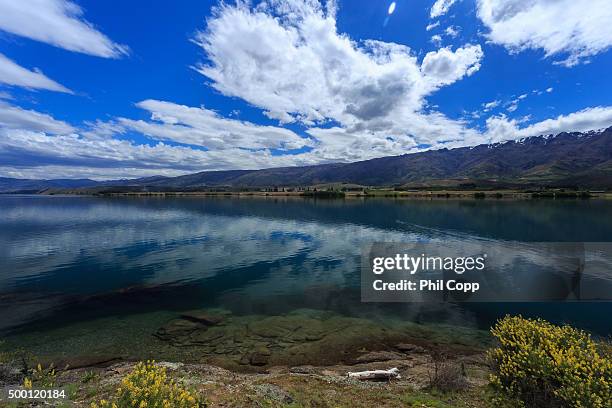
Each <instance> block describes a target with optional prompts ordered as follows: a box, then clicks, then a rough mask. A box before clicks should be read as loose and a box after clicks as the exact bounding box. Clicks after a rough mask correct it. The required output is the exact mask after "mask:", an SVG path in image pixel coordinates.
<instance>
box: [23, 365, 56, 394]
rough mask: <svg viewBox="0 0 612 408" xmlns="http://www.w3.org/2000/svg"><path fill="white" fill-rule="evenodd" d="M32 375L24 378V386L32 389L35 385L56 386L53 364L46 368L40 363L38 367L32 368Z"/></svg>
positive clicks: (39, 386)
mask: <svg viewBox="0 0 612 408" xmlns="http://www.w3.org/2000/svg"><path fill="white" fill-rule="evenodd" d="M30 374H31V376H30V377H26V378H24V380H23V388H25V389H27V390H31V389H32V387H33V386H36V387H38V388H53V386H55V377H56V373H55V368H54V367H53V364H51V365H50V366H49V367H47V368H44V367H43V366H42V365H41V364H40V363H39V364H38V365H37V366H36V368H34V369H32V370H30Z"/></svg>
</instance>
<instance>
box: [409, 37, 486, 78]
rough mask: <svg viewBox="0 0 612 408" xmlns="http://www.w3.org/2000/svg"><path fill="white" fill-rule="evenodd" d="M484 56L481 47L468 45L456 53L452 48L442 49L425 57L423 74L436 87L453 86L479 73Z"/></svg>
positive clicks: (422, 65) (422, 67) (422, 66)
mask: <svg viewBox="0 0 612 408" xmlns="http://www.w3.org/2000/svg"><path fill="white" fill-rule="evenodd" d="M482 56H483V52H482V48H481V47H480V45H466V46H465V47H462V48H458V49H457V50H455V51H452V50H451V49H450V47H447V48H441V49H439V50H438V51H431V52H428V53H427V54H426V55H425V58H423V63H422V64H421V72H422V73H423V75H424V76H425V78H428V79H430V80H432V82H433V83H434V84H436V86H438V85H447V84H451V83H453V82H455V81H457V80H459V79H461V78H463V77H464V76H470V75H472V74H473V73H474V72H476V71H478V70H479V69H480V60H481V59H482Z"/></svg>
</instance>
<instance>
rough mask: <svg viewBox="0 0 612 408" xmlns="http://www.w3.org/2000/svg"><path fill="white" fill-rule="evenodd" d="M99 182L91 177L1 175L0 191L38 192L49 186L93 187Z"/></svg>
mask: <svg viewBox="0 0 612 408" xmlns="http://www.w3.org/2000/svg"><path fill="white" fill-rule="evenodd" d="M98 184H99V183H98V182H96V181H94V180H89V179H54V180H34V179H15V178H7V177H0V193H8V192H12V193H24V194H26V193H37V192H39V191H41V190H46V189H49V188H59V189H62V188H69V189H73V188H82V187H93V186H96V185H98Z"/></svg>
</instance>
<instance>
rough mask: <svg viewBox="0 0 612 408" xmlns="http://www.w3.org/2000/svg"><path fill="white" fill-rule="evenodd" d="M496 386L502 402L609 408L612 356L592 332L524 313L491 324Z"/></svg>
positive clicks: (494, 382)
mask: <svg viewBox="0 0 612 408" xmlns="http://www.w3.org/2000/svg"><path fill="white" fill-rule="evenodd" d="M491 333H492V334H493V336H494V337H495V338H496V339H497V340H498V343H499V344H498V347H496V348H494V349H492V350H490V351H489V358H490V360H491V363H492V368H493V374H492V375H491V378H490V380H491V385H492V387H493V389H494V390H495V391H496V396H497V397H496V399H495V402H496V403H497V404H498V405H503V403H508V401H512V405H514V406H516V405H520V406H524V407H525V406H526V407H578V408H606V407H610V403H611V401H612V359H611V357H610V355H609V354H607V355H604V354H602V353H601V352H600V351H599V350H598V347H597V344H596V343H595V342H594V341H593V340H592V339H591V337H590V335H589V334H587V333H585V332H584V331H581V330H577V329H575V328H573V327H570V326H556V325H553V324H551V323H548V322H546V321H543V320H541V319H537V320H533V319H525V318H522V317H520V316H518V317H510V316H506V317H505V318H503V319H501V320H499V321H498V322H497V324H496V325H495V326H494V327H493V328H492V329H491Z"/></svg>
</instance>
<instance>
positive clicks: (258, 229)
mask: <svg viewBox="0 0 612 408" xmlns="http://www.w3.org/2000/svg"><path fill="white" fill-rule="evenodd" d="M430 239H487V240H492V241H555V242H559V241H593V242H597V241H599V242H601V241H611V240H612V202H606V201H598V200H583V201H578V200H567V201H559V200H557V201H544V200H542V201H501V200H499V201H488V200H487V201H482V200H481V201H450V200H449V201H443V200H441V201H403V200H402V201H400V200H387V199H370V200H365V201H363V200H306V199H298V198H291V199H273V198H180V199H168V198H166V199H155V198H152V199H135V198H134V199H132V198H115V199H105V198H90V197H45V196H0V328H1V330H2V332H3V333H4V336H7V337H8V338H10V337H11V336H25V337H23V338H27V336H28V335H29V334H31V333H36V338H37V339H39V341H40V344H43V343H45V339H46V337H45V336H49V341H48V342H46V344H53V343H52V342H51V337H52V336H56V337H58V336H64V337H66V336H68V337H69V336H70V335H71V333H80V334H82V333H84V332H90V331H91V330H93V328H94V327H95V329H96V330H100V331H104V332H105V334H106V335H108V338H109V340H106V341H113V340H112V339H113V338H114V337H113V330H115V331H119V330H126V327H127V329H128V330H129V324H128V323H125V322H129V321H130V320H129V317H130V316H147V315H150V316H158V319H162V318H167V316H168V315H171V314H172V313H177V312H178V311H181V310H188V309H194V308H202V307H218V308H223V309H227V310H230V311H232V312H233V313H234V314H236V315H254V314H258V315H275V314H283V313H288V312H290V311H292V310H296V309H302V308H307V309H315V310H327V311H334V312H337V313H339V314H341V315H344V316H365V317H368V318H371V319H376V318H384V317H387V316H394V317H396V318H399V319H404V320H412V321H417V322H438V323H451V324H457V325H462V326H470V327H481V328H486V327H487V326H488V325H489V324H490V323H491V322H492V321H493V320H494V319H496V318H497V317H499V316H502V315H504V314H506V313H522V314H524V315H532V316H543V317H545V318H548V319H551V320H554V321H557V322H571V323H573V324H576V325H578V326H581V327H584V328H587V329H589V330H593V331H595V332H596V333H599V334H603V335H608V334H610V333H611V332H612V329H611V322H610V317H609V316H610V315H612V303H596V304H577V303H572V304H464V305H460V306H457V305H427V304H415V305H406V304H362V303H361V302H360V292H359V284H360V279H359V267H360V248H361V245H362V244H364V243H369V242H373V241H390V242H391V241H398V242H402V241H403V242H412V241H415V240H430ZM122 319H123V320H122ZM126 319H127V320H126ZM141 320H142V319H141ZM119 321H123V322H124V324H118V323H117V322H119ZM92 322H95V324H94V323H92ZM126 325H127V326H126ZM65 328H70V330H67V329H65ZM80 328H82V329H83V332H80V331H79V330H80ZM64 329H65V330H64ZM62 330H63V331H62ZM80 334H79V335H80ZM75 335H76V334H75ZM100 341H102V340H100ZM58 347H59V346H58Z"/></svg>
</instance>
